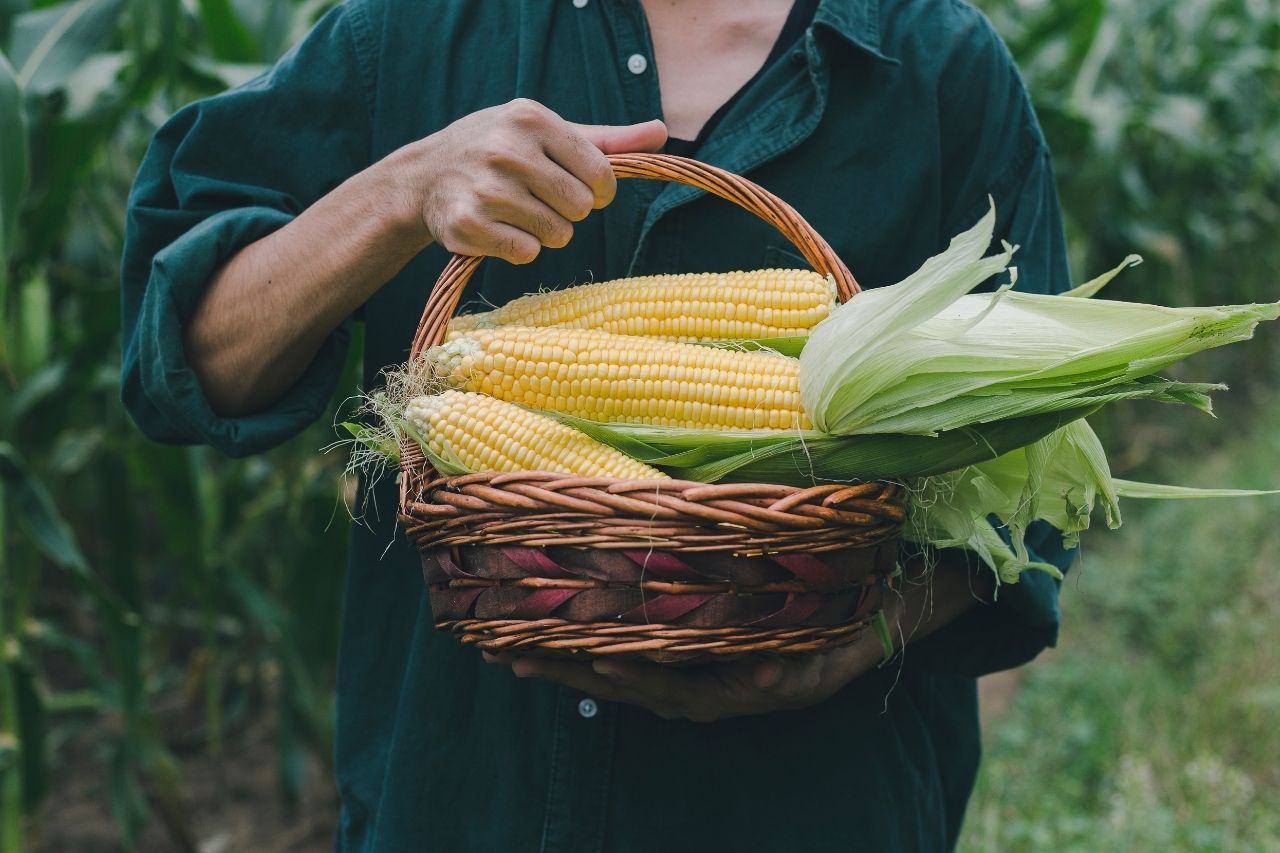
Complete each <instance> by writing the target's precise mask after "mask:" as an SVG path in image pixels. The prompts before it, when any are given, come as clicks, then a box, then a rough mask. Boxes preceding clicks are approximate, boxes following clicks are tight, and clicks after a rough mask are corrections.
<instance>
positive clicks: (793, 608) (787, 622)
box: [747, 592, 822, 628]
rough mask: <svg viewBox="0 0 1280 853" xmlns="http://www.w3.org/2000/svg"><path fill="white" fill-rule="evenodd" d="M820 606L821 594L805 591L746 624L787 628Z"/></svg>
mask: <svg viewBox="0 0 1280 853" xmlns="http://www.w3.org/2000/svg"><path fill="white" fill-rule="evenodd" d="M821 606H822V596H821V595H818V594H817V593H812V592H806V593H803V594H801V595H796V596H792V598H791V600H790V601H788V602H787V603H786V604H785V605H784V606H783V607H782V609H781V610H777V611H774V612H773V613H770V614H769V615H768V616H766V617H764V618H763V619H757V620H755V621H754V622H748V623H747V624H748V625H750V626H751V627H753V628H788V627H790V626H792V625H799V624H801V623H802V622H804V620H806V619H808V618H809V617H810V616H812V615H813V614H814V613H816V612H818V608H819V607H821Z"/></svg>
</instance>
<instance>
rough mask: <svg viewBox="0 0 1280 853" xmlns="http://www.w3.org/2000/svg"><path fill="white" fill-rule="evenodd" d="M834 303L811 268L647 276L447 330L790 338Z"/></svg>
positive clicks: (525, 303) (585, 288)
mask: <svg viewBox="0 0 1280 853" xmlns="http://www.w3.org/2000/svg"><path fill="white" fill-rule="evenodd" d="M834 305H835V284H834V282H833V281H832V280H831V279H830V278H829V277H828V278H824V277H823V276H821V275H819V274H818V273H816V272H813V271H812V270H783V269H769V270H752V271H749V272H742V271H738V272H727V273H682V274H678V275H649V276H636V277H633V278H623V279H616V280H613V281H603V282H599V283H597V284H583V285H579V286H577V287H569V288H565V289H563V290H553V291H548V292H546V293H531V294H529V295H527V296H522V297H520V298H519V299H516V300H513V301H512V302H509V303H507V304H506V305H504V306H503V307H501V308H498V309H496V310H494V311H487V312H484V313H481V314H470V315H464V316H461V317H455V318H453V321H452V322H450V324H449V333H450V335H451V336H452V335H457V334H462V333H465V332H468V331H471V330H474V329H485V328H494V327H497V326H561V327H567V328H574V329H598V330H600V331H604V332H612V333H614V334H620V335H641V336H644V337H655V338H664V339H666V340H673V341H686V342H694V341H729V340H759V339H766V338H791V337H796V336H804V335H808V334H809V330H810V329H812V328H813V327H814V326H815V325H817V324H818V323H819V322H821V321H822V320H823V319H824V318H826V316H827V315H828V314H830V313H831V309H832V308H833V307H834Z"/></svg>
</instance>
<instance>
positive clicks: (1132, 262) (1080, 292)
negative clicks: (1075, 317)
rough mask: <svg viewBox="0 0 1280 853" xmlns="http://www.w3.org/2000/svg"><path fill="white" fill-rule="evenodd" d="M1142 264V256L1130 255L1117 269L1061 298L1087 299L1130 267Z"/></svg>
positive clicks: (1072, 289)
mask: <svg viewBox="0 0 1280 853" xmlns="http://www.w3.org/2000/svg"><path fill="white" fill-rule="evenodd" d="M1140 263H1142V255H1129V256H1128V257H1126V258H1125V259H1124V260H1123V261H1121V262H1120V263H1119V264H1117V265H1116V266H1115V267H1112V268H1111V269H1109V270H1107V271H1106V272H1104V273H1103V274H1102V275H1100V276H1098V277H1097V278H1094V279H1090V280H1089V281H1086V282H1085V283H1084V284H1082V285H1080V286H1079V287H1073V288H1071V289H1070V290H1068V291H1065V292H1063V293H1061V294H1059V296H1077V297H1081V298H1086V299H1087V298H1088V297H1090V296H1094V295H1096V294H1097V292H1098V291H1099V290H1102V288H1104V287H1106V286H1107V285H1108V284H1110V283H1111V280H1112V279H1113V278H1115V277H1116V276H1118V275H1120V273H1122V272H1124V271H1125V270H1127V269H1128V268H1129V267H1136V266H1137V265H1138V264H1140Z"/></svg>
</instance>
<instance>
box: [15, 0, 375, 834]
mask: <svg viewBox="0 0 1280 853" xmlns="http://www.w3.org/2000/svg"><path fill="white" fill-rule="evenodd" d="M327 5H330V4H328V3H323V2H321V3H317V2H310V3H274V4H259V3H248V2H243V3H233V2H230V0H207V2H201V3H199V4H183V3H181V2H179V0H74V1H73V2H63V3H48V2H34V3H26V2H18V3H16V4H15V3H5V4H0V47H2V48H3V54H2V55H0V312H2V313H0V388H2V390H0V544H2V545H3V546H4V547H3V549H2V550H0V559H2V560H3V562H2V563H0V568H2V569H3V575H2V578H0V649H2V650H3V655H2V656H0V849H3V850H5V851H10V850H19V849H22V843H23V837H24V833H26V832H28V831H34V832H36V833H37V834H38V832H39V819H38V818H39V814H40V805H41V802H42V800H43V798H44V796H45V794H46V793H47V792H48V779H49V774H50V766H51V762H54V761H56V758H57V756H56V755H52V754H51V750H53V748H54V745H55V744H56V743H60V742H62V741H63V740H64V739H65V737H67V736H71V735H74V734H75V733H78V732H88V731H95V736H96V737H97V738H98V740H99V742H100V743H101V746H102V750H101V761H102V771H103V773H102V775H103V778H104V779H105V782H106V784H105V785H104V793H105V795H106V797H107V799H108V800H109V805H110V809H111V812H112V814H113V816H114V818H115V820H116V823H117V825H118V826H119V829H120V834H121V840H122V843H123V845H124V846H125V847H126V848H132V847H133V846H134V845H135V844H136V842H137V839H138V837H139V834H140V832H141V830H142V827H143V826H144V824H145V822H146V821H147V819H148V817H157V818H159V819H160V820H161V821H162V822H163V824H164V826H165V828H166V830H167V831H168V833H169V835H170V836H171V839H172V841H173V842H174V844H175V845H176V846H178V847H179V848H181V849H193V848H194V845H195V839H194V838H193V837H192V832H191V829H190V825H189V822H188V820H187V816H186V807H185V804H184V802H183V797H182V787H181V779H180V773H179V764H178V762H177V761H176V760H175V758H174V757H173V755H172V753H171V752H170V750H169V748H168V746H167V745H166V742H165V739H164V738H163V737H162V736H161V731H162V727H163V724H164V715H163V714H162V712H161V711H159V710H157V707H158V706H157V700H158V699H160V698H162V697H173V696H179V697H181V698H182V700H183V701H184V702H185V703H186V704H188V705H190V706H192V707H194V708H195V709H197V710H198V712H199V713H198V714H196V715H195V717H194V718H195V719H197V720H198V723H197V724H196V725H197V728H198V731H197V732H195V736H196V737H197V738H198V739H199V741H200V742H202V743H204V744H205V746H206V748H207V749H209V750H211V751H213V752H214V753H217V752H218V751H219V750H220V749H221V748H222V745H223V743H224V742H225V739H226V738H227V737H229V736H231V734H230V733H232V732H234V731H235V729H236V727H237V726H238V725H240V724H241V722H242V721H243V719H244V718H245V717H246V715H248V714H250V713H253V712H254V711H253V709H254V707H255V706H261V705H262V704H263V703H264V702H265V701H267V700H268V699H269V700H270V701H271V702H272V703H273V704H274V706H275V708H274V712H275V716H276V719H277V721H278V726H279V729H278V731H279V737H278V739H277V740H278V749H279V753H280V755H279V760H278V766H279V768H280V773H279V778H280V784H281V789H282V792H283V793H284V795H285V796H286V797H289V798H296V796H297V795H298V792H299V786H300V785H301V782H302V776H301V773H300V768H301V767H302V766H303V761H302V756H303V755H304V754H305V752H306V751H308V750H310V751H313V752H314V753H316V754H317V755H320V756H323V759H324V760H323V764H324V765H327V764H328V755H329V753H330V746H331V738H332V733H331V727H332V723H331V718H332V712H331V696H330V690H329V685H330V683H331V679H332V666H333V663H332V662H333V660H334V650H335V648H336V632H337V608H338V601H339V595H340V589H341V583H342V562H343V555H344V553H345V547H344V538H345V525H344V524H343V523H342V522H343V521H345V513H344V511H343V509H342V507H341V504H340V494H339V491H340V488H341V485H340V478H339V476H338V472H339V470H340V468H341V462H342V460H340V459H336V458H335V459H329V458H327V457H324V456H322V455H321V454H320V453H319V450H320V448H322V447H323V446H324V445H326V444H328V443H330V441H331V440H332V431H331V429H326V428H325V427H318V428H317V429H316V430H314V431H312V432H311V433H309V434H308V435H306V436H304V437H302V438H300V439H299V440H297V441H296V442H294V443H292V444H291V445H289V446H287V447H284V448H281V449H280V450H279V451H277V452H275V453H273V454H268V455H267V456H264V457H261V458H259V459H255V460H248V461H230V460H226V459H222V458H219V457H218V456H217V455H216V454H213V453H211V452H209V451H207V450H204V449H199V448H191V449H181V448H163V447H158V446H155V445H152V444H150V443H149V442H147V441H146V440H145V439H143V438H142V437H141V435H139V434H138V433H137V431H136V430H134V429H133V427H132V425H131V424H130V423H129V421H128V418H127V416H126V415H125V413H124V411H123V409H122V408H121V406H120V405H119V403H118V390H117V378H116V377H117V374H118V371H119V345H118V336H119V308H118V303H119V290H118V283H117V275H118V272H117V269H118V263H119V256H120V248H121V243H122V239H123V231H124V212H125V199H126V196H127V192H128V188H129V184H130V182H131V180H132V176H133V173H134V171H135V170H136V168H137V165H138V162H139V160H140V158H141V155H142V152H143V150H144V148H145V145H146V144H147V142H148V141H149V138H150V136H151V134H152V133H153V132H154V130H155V129H156V127H157V126H158V125H159V123H160V122H161V121H163V120H164V119H165V117H167V115H169V114H170V113H171V112H172V111H173V110H174V109H176V108H177V107H178V106H181V105H182V104H183V103H186V102H187V101H190V100H193V99H195V98H197V97H200V96H203V95H208V94H212V93H214V92H217V91H219V90H221V89H223V88H225V87H226V86H228V85H231V84H234V83H236V82H239V81H242V80H245V79H248V78H249V77H251V76H253V75H254V74H256V73H257V72H258V71H259V70H261V69H262V68H263V67H264V65H265V63H269V62H270V61H272V60H273V59H274V58H275V57H276V56H278V55H279V54H280V53H281V52H282V51H283V50H284V49H285V48H287V47H288V46H289V45H290V44H291V43H292V42H293V41H294V40H295V39H296V38H297V37H298V36H299V35H300V34H301V33H302V32H304V31H305V29H306V27H307V26H309V24H310V22H311V21H313V20H314V18H315V17H316V16H317V15H318V14H319V13H320V12H321V11H322V10H323V9H324V8H325V7H326V6H327ZM27 151H30V152H31V156H30V158H29V159H30V162H29V163H28V158H27V157H26V153H25V152H27ZM352 367H353V368H354V367H355V364H354V363H353V365H352ZM347 384H348V386H354V376H353V375H349V376H348V380H347ZM54 656H57V657H59V658H61V659H63V660H67V659H69V660H71V661H73V663H74V666H73V667H72V670H73V671H72V672H70V673H68V672H66V671H65V670H66V669H67V667H66V666H65V665H64V666H61V667H59V672H58V673H57V674H56V675H55V674H54V673H53V672H52V671H51V670H48V669H47V667H46V662H47V661H48V660H49V659H50V658H51V657H54ZM98 730H100V731H101V732H102V733H105V734H101V735H99V734H97V732H98ZM55 735H57V736H55ZM23 815H28V816H35V820H34V823H32V822H30V821H26V822H24V818H23Z"/></svg>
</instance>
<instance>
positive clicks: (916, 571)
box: [885, 551, 995, 648]
mask: <svg viewBox="0 0 1280 853" xmlns="http://www.w3.org/2000/svg"><path fill="white" fill-rule="evenodd" d="M994 592H995V580H994V577H993V575H992V573H991V571H989V570H987V569H985V568H982V567H980V566H978V565H977V564H976V563H975V562H974V561H970V560H966V559H965V558H964V556H963V555H962V554H961V553H959V552H955V551H941V552H938V554H937V559H936V562H935V563H934V565H933V566H932V567H931V568H930V567H927V566H926V565H925V564H924V563H923V562H922V561H921V560H920V559H918V558H916V559H913V560H911V561H910V562H908V564H907V565H906V567H904V569H903V574H902V577H901V579H900V581H899V583H898V595H897V596H896V597H894V598H893V599H891V600H890V601H889V602H888V603H887V604H886V607H885V612H886V615H887V616H888V617H889V620H890V631H891V635H892V638H893V641H894V646H895V648H901V647H902V646H903V645H904V644H907V643H912V642H918V641H920V640H923V639H924V638H925V637H927V636H929V635H930V634H932V633H933V632H935V631H937V630H939V629H940V628H942V627H944V626H945V625H947V624H948V623H950V622H952V621H954V620H955V619H957V618H959V616H960V615H961V614H963V613H964V612H965V611H967V610H968V609H969V608H971V607H973V606H974V605H975V604H978V603H980V602H990V601H991V599H992V595H993V594H994Z"/></svg>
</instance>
